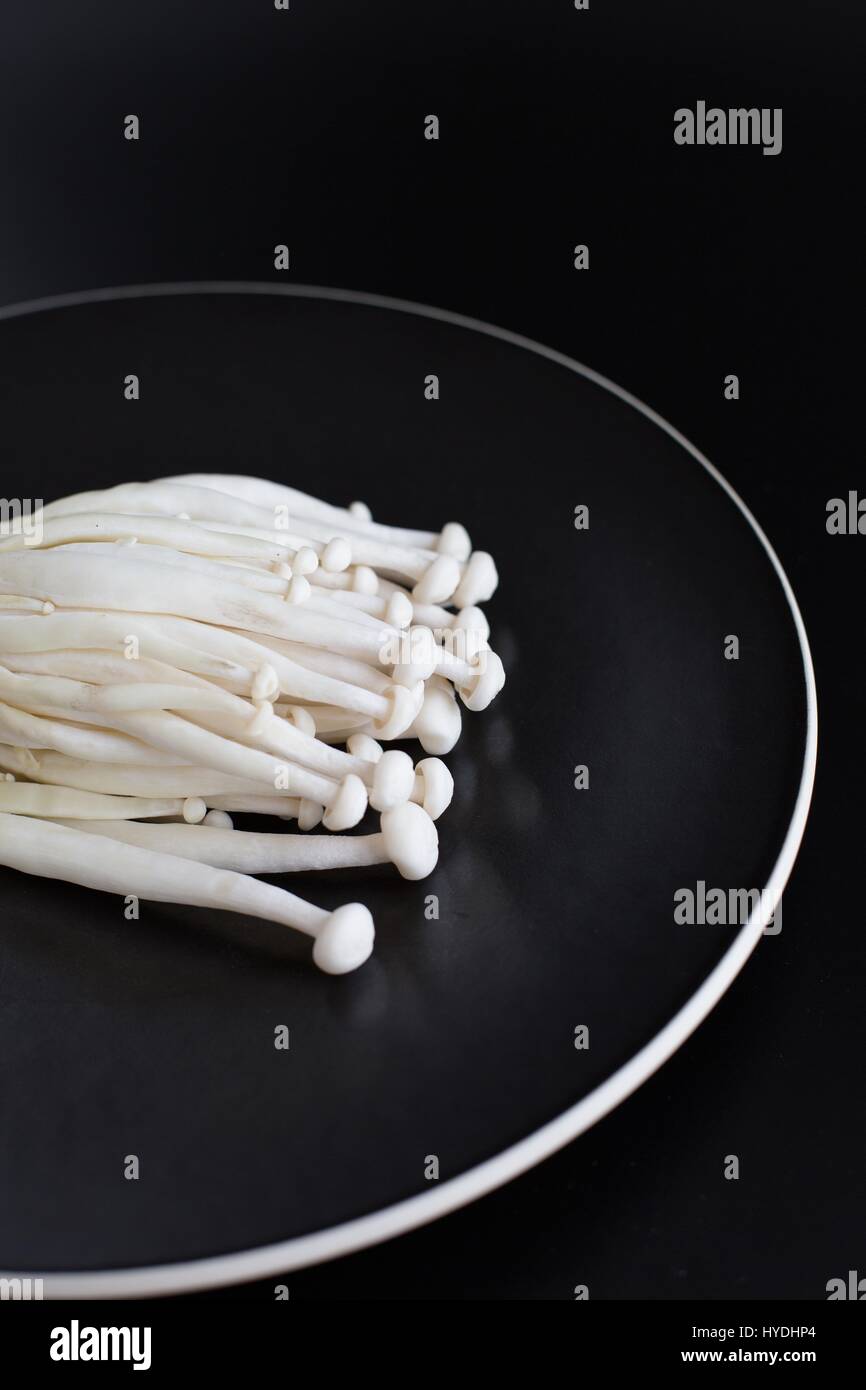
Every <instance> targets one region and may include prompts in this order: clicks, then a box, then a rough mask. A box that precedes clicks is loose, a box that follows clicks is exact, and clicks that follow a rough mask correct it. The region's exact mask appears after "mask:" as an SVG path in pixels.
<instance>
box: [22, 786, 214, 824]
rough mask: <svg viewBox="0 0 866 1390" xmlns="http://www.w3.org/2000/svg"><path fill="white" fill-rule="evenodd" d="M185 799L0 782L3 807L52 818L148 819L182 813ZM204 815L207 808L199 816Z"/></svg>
mask: <svg viewBox="0 0 866 1390" xmlns="http://www.w3.org/2000/svg"><path fill="white" fill-rule="evenodd" d="M186 800H187V798H185V797H184V798H180V797H165V798H162V799H157V798H149V797H143V796H104V795H100V794H99V793H98V792H88V791H80V790H77V789H75V788H71V787H50V786H41V785H39V784H34V783H29V782H0V811H10V812H13V813H14V814H16V815H21V816H43V817H48V818H51V819H56V818H57V817H65V818H69V819H72V820H106V819H113V820H132V819H133V818H135V817H137V818H139V819H142V820H148V819H152V818H153V817H155V816H182V815H184V808H185V804H186ZM193 814H195V813H193ZM203 816H204V809H202V815H201V817H199V819H201V818H203Z"/></svg>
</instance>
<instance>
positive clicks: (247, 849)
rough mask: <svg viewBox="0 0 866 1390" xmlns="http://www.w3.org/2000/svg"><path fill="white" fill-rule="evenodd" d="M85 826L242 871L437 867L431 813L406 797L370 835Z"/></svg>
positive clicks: (423, 870)
mask: <svg viewBox="0 0 866 1390" xmlns="http://www.w3.org/2000/svg"><path fill="white" fill-rule="evenodd" d="M65 823H66V822H65V821H64V824H65ZM87 828H88V831H89V832H90V833H92V834H96V835H105V836H107V837H108V838H109V839H112V840H119V841H121V842H123V843H124V844H128V845H139V846H141V847H142V848H143V849H151V850H159V851H162V852H163V853H166V854H173V855H178V856H180V857H181V858H184V859H194V860H196V861H197V862H198V863H202V864H210V865H211V866H212V867H213V868H217V869H232V870H234V871H235V872H237V873H243V874H284V873H309V872H318V871H320V870H327V869H360V868H367V867H368V866H370V865H375V864H394V865H395V866H396V868H397V869H398V870H399V872H400V874H401V875H402V877H403V878H406V879H411V880H417V879H421V878H426V877H427V876H428V875H429V874H431V873H432V872H433V870H434V868H435V867H436V861H437V858H438V843H439V837H438V835H437V833H436V827H435V826H434V824H433V822H432V820H431V819H430V817H429V816H428V815H427V814H426V812H425V811H423V810H422V809H421V807H420V806H415V805H413V804H411V803H409V804H407V805H405V806H399V807H396V808H395V809H394V810H392V811H386V812H385V813H384V814H383V816H382V820H381V829H380V830H379V832H378V834H373V835H279V834H277V835H274V834H268V833H261V832H259V831H253V830H222V829H218V828H216V827H212V826H209V825H143V824H139V823H138V822H137V821H130V820H105V821H94V822H93V823H89V824H88V827H87Z"/></svg>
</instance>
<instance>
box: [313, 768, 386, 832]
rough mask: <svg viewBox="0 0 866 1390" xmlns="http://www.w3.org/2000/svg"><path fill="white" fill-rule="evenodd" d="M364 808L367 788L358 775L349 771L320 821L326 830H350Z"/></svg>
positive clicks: (365, 806) (361, 814)
mask: <svg viewBox="0 0 866 1390" xmlns="http://www.w3.org/2000/svg"><path fill="white" fill-rule="evenodd" d="M366 809H367V788H366V787H365V786H364V783H363V782H362V781H361V779H360V777H356V776H355V773H354V772H350V773H348V774H347V776H345V777H344V778H343V780H342V782H341V783H340V790H339V791H338V792H337V795H336V796H335V797H334V799H333V801H332V802H331V804H330V806H329V807H328V809H327V811H326V812H325V814H324V816H323V818H322V823H323V825H324V826H325V828H326V829H327V830H351V828H352V826H353V825H357V824H358V821H359V820H361V818H362V817H363V815H364V812H365V811H366ZM377 809H378V808H377Z"/></svg>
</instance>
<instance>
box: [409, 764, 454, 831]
mask: <svg viewBox="0 0 866 1390" xmlns="http://www.w3.org/2000/svg"><path fill="white" fill-rule="evenodd" d="M415 772H416V773H417V775H418V776H419V777H420V778H421V780H422V787H423V800H422V803H421V804H422V805H423V807H424V810H425V811H426V812H427V814H428V816H429V817H430V819H431V820H438V819H439V817H440V816H441V815H442V812H443V811H447V810H448V807H449V806H450V805H451V798H452V796H453V795H454V778H453V777H452V776H451V773H450V772H449V771H448V768H447V767H446V766H445V764H444V763H443V762H442V760H441V758H423V759H422V761H421V762H420V763H419V764H418V766H417V767H416V769H415Z"/></svg>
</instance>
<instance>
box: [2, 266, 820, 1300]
mask: <svg viewBox="0 0 866 1390" xmlns="http://www.w3.org/2000/svg"><path fill="white" fill-rule="evenodd" d="M183 294H262V295H287V296H291V297H294V298H299V299H327V300H337V301H339V302H341V303H346V304H363V305H368V306H370V307H372V308H376V309H391V310H395V311H397V312H399V313H404V314H416V315H418V316H419V317H421V318H428V319H435V320H437V321H438V322H440V323H450V324H453V325H455V326H456V327H458V328H467V329H471V330H473V331H474V332H476V333H483V334H485V335H486V336H488V337H490V338H498V339H500V340H501V341H502V342H505V343H511V344H512V346H514V347H519V348H524V349H525V350H526V351H527V352H533V353H535V354H536V355H537V356H538V357H544V358H546V359H547V360H548V361H549V362H555V363H556V364H557V365H558V366H560V367H566V368H567V369H568V370H569V371H572V372H576V373H577V374H578V375H579V376H582V377H585V378H586V380H588V381H592V382H594V383H595V385H596V386H600V387H602V388H603V389H604V390H606V391H609V392H610V393H611V395H613V396H616V397H617V398H618V399H619V400H621V401H624V402H625V403H626V405H629V406H631V407H632V408H633V409H634V410H637V411H639V412H640V413H641V414H642V415H644V416H646V418H647V419H648V420H651V421H652V423H653V424H654V425H658V427H659V429H662V430H664V432H665V434H667V435H669V436H670V437H671V439H674V440H676V442H677V443H678V444H680V445H682V447H683V448H684V449H685V450H686V451H687V453H689V454H691V455H692V457H693V458H694V459H696V460H697V462H698V463H700V464H701V466H702V467H703V468H705V469H706V470H707V472H708V473H709V474H710V475H711V476H712V477H713V478H715V480H716V482H717V483H718V484H719V486H720V487H721V488H723V490H724V491H725V492H726V493H727V494H728V496H729V497H730V499H731V501H732V502H733V503H734V504H735V505H736V506H737V507H738V508H739V509H740V511H741V512H742V514H743V516H744V517H745V518H746V521H747V522H748V523H749V525H750V526H751V528H752V530H753V531H754V532H755V535H756V536H757V537H758V539H759V541H760V542H761V544H762V545H763V547H764V549H765V551H766V552H767V555H768V556H769V558H770V561H771V563H772V566H773V568H774V570H775V571H776V574H777V575H778V578H779V583H780V584H781V586H782V589H783V591H784V594H785V598H786V599H787V601H788V605H789V607H790V609H791V616H792V618H793V620H794V627H795V628H796V632H797V638H798V640H799V643H800V654H801V657H802V661H803V678H804V681H805V685H806V709H807V725H806V745H805V750H804V760H803V772H802V776H801V778H800V787H799V790H798V792H797V799H796V802H795V804H794V812H793V815H792V817H791V823H790V825H789V827H788V831H787V834H786V835H785V839H784V842H783V844H782V849H781V852H780V854H779V858H778V860H777V862H776V865H775V868H774V869H773V871H772V873H771V874H770V878H769V881H768V882H767V884H766V887H765V888H764V890H763V892H762V894H761V902H760V906H759V907H758V908H756V910H755V912H754V913H753V914H752V916H751V917H750V918H749V920H748V922H747V923H746V925H745V926H744V927H743V928H742V930H741V931H740V932H739V933H738V934H737V936H736V937H735V939H734V941H733V942H732V944H731V945H730V946H729V947H728V950H727V951H726V952H725V954H724V955H723V956H722V958H721V960H720V961H719V962H718V964H717V965H716V966H715V967H714V969H713V970H712V971H711V973H710V974H709V975H708V976H707V978H706V979H705V980H704V982H703V984H702V985H701V986H700V988H699V989H698V990H697V991H696V993H695V994H693V995H692V997H691V999H689V1000H688V1002H687V1003H686V1004H684V1005H683V1007H682V1008H681V1009H680V1010H679V1012H678V1013H677V1014H675V1015H674V1017H673V1018H672V1019H671V1020H670V1022H669V1023H667V1024H665V1026H664V1028H662V1029H661V1031H660V1032H659V1033H657V1034H656V1036H655V1037H654V1038H653V1039H652V1040H651V1041H650V1042H648V1043H647V1044H646V1046H645V1047H642V1048H641V1050H640V1051H639V1052H637V1053H635V1055H634V1057H632V1058H631V1060H630V1061H628V1062H626V1064H625V1066H623V1067H620V1069H619V1071H616V1072H614V1073H613V1075H612V1076H609V1077H608V1079H607V1080H606V1081H604V1082H602V1084H601V1085H600V1086H598V1087H596V1089H595V1090H594V1091H591V1092H590V1094H589V1095H587V1096H584V1098H583V1100H581V1101H578V1103H577V1104H576V1105H573V1106H571V1107H570V1109H568V1110H566V1111H564V1112H563V1113H562V1114H561V1115H559V1116H557V1118H556V1119H555V1120H551V1122H550V1123H549V1124H546V1125H544V1126H542V1128H541V1129H538V1130H536V1131H535V1132H534V1133H533V1134H530V1135H529V1136H528V1137H527V1138H526V1139H521V1140H520V1141H519V1143H517V1144H513V1145H512V1146H511V1148H509V1149H505V1150H504V1151H503V1152H502V1153H500V1154H497V1155H496V1157H495V1158H491V1159H488V1160H486V1161H485V1162H484V1163H480V1164H479V1165H478V1166H477V1167H475V1168H470V1169H468V1170H467V1171H466V1172H465V1173H461V1175H460V1176H459V1177H456V1178H452V1179H450V1180H449V1181H448V1182H445V1183H442V1185H441V1186H440V1185H438V1184H437V1186H436V1187H435V1188H432V1189H431V1190H430V1191H427V1192H423V1193H419V1195H418V1196H417V1197H410V1198H408V1199H407V1200H405V1201H402V1202H397V1203H396V1204H395V1205H394V1206H391V1207H386V1208H385V1209H384V1210H383V1211H377V1212H372V1213H371V1214H370V1215H369V1216H362V1217H360V1218H359V1219H357V1220H354V1221H347V1222H344V1223H343V1224H342V1225H340V1226H332V1227H331V1228H330V1229H328V1230H325V1231H317V1232H315V1233H314V1234H312V1235H307V1236H299V1237H296V1238H294V1239H292V1240H283V1241H278V1242H277V1243H276V1244H274V1245H264V1246H259V1247H257V1248H256V1249H253V1250H242V1251H239V1252H237V1253H236V1254H230V1255H216V1256H213V1257H211V1258H209V1259H196V1260H184V1261H181V1262H179V1263H174V1264H165V1265H152V1266H146V1267H143V1268H139V1269H118V1270H98V1271H86V1272H81V1273H75V1274H72V1273H66V1274H51V1273H46V1274H44V1275H42V1276H41V1277H42V1278H43V1280H44V1293H45V1296H46V1297H47V1298H96V1299H114V1298H139V1297H148V1296H153V1295H157V1294H171V1293H186V1292H190V1291H192V1290H198V1289H208V1288H216V1287H219V1286H221V1285H226V1284H236V1283H242V1282H244V1281H245V1280H249V1279H263V1278H267V1277H268V1276H269V1275H274V1274H279V1273H281V1272H283V1271H286V1270H291V1269H300V1268H302V1267H303V1266H305V1265H313V1264H318V1263H320V1262H322V1261H324V1260H332V1259H334V1258H335V1257H337V1256H339V1255H347V1254H349V1253H351V1252H352V1251H355V1250H361V1249H363V1248H364V1247H365V1246H369V1245H376V1244H378V1243H379V1242H380V1241H384V1240H388V1239H390V1238H391V1237H392V1236H397V1235H401V1234H402V1233H403V1232H405V1231H411V1230H413V1229H414V1228H415V1227H417V1226H423V1225H425V1224H426V1223H427V1222H429V1221H434V1220H435V1219H436V1218H437V1217H440V1216H444V1215H446V1214H447V1213H448V1212H451V1211H455V1210H456V1209H457V1208H458V1207H462V1206H465V1205H466V1204H467V1203H469V1202H473V1201H475V1200H476V1199H477V1198H479V1197H483V1196H484V1195H485V1193H487V1192H491V1191H493V1189H494V1188H497V1187H500V1186H501V1185H502V1184H503V1183H506V1182H508V1181H510V1179H512V1178H516V1177H517V1176H518V1175H519V1174H521V1173H525V1172H526V1171H527V1169H529V1168H532V1167H533V1166H534V1165H535V1164H536V1163H540V1162H541V1160H542V1159H544V1158H547V1157H549V1155H550V1154H552V1153H555V1151H556V1150H557V1149H560V1148H562V1147H563V1145H565V1144H568V1143H569V1142H570V1140H572V1139H575V1138H576V1137H577V1135H579V1134H582V1133H583V1131H584V1130H587V1129H589V1128H590V1126H591V1125H594V1124H595V1123H596V1121H598V1120H600V1119H601V1118H602V1117H603V1116H604V1115H606V1114H607V1113H608V1112H609V1111H610V1110H612V1109H613V1108H614V1107H615V1106H616V1105H619V1103H620V1102H621V1101H623V1100H625V1098H626V1097H627V1096H629V1095H631V1093H632V1091H634V1090H636V1089H637V1087H638V1086H640V1085H641V1083H642V1082H644V1081H646V1079H647V1078H648V1077H649V1076H651V1075H652V1074H653V1072H654V1071H657V1070H658V1068H659V1067H660V1066H661V1065H662V1063H663V1062H666V1061H667V1060H668V1058H669V1057H670V1056H671V1055H672V1053H674V1052H675V1051H676V1050H677V1048H678V1047H680V1046H681V1045H682V1044H683V1043H684V1042H685V1040H686V1039H687V1038H688V1037H689V1036H690V1034H691V1033H693V1032H694V1030H695V1029H696V1028H697V1026H698V1024H700V1023H702V1022H703V1020H704V1019H705V1018H706V1016H707V1014H708V1013H709V1012H710V1010H711V1009H712V1008H713V1007H714V1006H715V1005H716V1004H717V1003H718V1001H719V999H720V998H721V997H722V995H723V994H724V993H725V991H726V990H727V989H728V987H729V985H730V984H731V982H732V980H733V979H734V977H735V976H736V975H737V974H738V972H739V971H740V969H741V968H742V966H743V965H744V963H745V961H746V960H747V959H748V957H749V956H750V955H751V953H752V951H753V950H754V948H755V946H756V945H757V944H758V941H759V940H760V938H761V933H762V931H763V929H764V927H765V926H766V925H767V924H768V922H769V920H770V917H771V916H772V914H773V912H774V911H775V909H776V906H777V904H778V902H779V899H780V898H781V896H782V890H783V888H784V887H785V884H786V883H787V881H788V876H789V875H790V872H791V869H792V868H793V865H794V861H795V859H796V857H797V851H798V849H799V847H800V841H801V840H802V838H803V831H804V829H805V826H806V818H807V816H808V813H809V804H810V802H811V799H812V787H813V784H814V781H815V764H816V759H817V749H818V703H817V694H816V690H815V672H814V669H813V666H812V656H811V653H810V651H809V640H808V638H807V636H806V629H805V626H804V624H803V619H802V617H801V614H800V610H799V608H798V606H797V600H796V599H795V597H794V593H793V590H792V589H791V585H790V583H789V582H788V577H787V575H786V574H785V571H784V570H783V569H782V566H781V564H780V562H779V559H778V556H777V555H776V553H775V551H774V550H773V547H772V546H771V545H770V542H769V541H768V539H767V537H766V536H765V535H764V532H763V531H762V530H761V527H760V526H759V525H758V523H757V521H756V520H755V518H754V517H753V516H752V513H751V512H750V511H749V509H748V507H747V506H746V505H745V503H744V502H743V500H742V498H741V497H739V495H738V494H737V493H736V492H735V491H734V489H733V488H732V487H731V485H730V483H729V482H727V480H726V479H725V478H723V477H722V475H721V473H719V471H718V469H717V468H714V466H713V465H712V464H711V463H710V461H709V459H706V458H705V457H704V455H703V454H702V453H700V452H699V450H698V449H696V448H695V446H694V445H693V444H691V443H690V442H689V440H688V439H686V438H685V437H684V436H683V435H682V434H680V432H679V430H676V429H674V427H673V426H672V425H669V424H668V422H667V421H666V420H664V419H662V417H661V416H660V415H657V414H656V412H655V411H654V410H651V409H650V407H649V406H647V405H644V403H643V401H640V400H638V399H637V397H636V396H633V395H631V393H630V392H628V391H624V390H623V389H622V387H621V386H617V385H616V384H615V383H614V382H612V381H609V380H608V379H607V377H604V376H601V375H600V374H599V373H598V372H595V371H593V370H592V368H590V367H585V366H584V365H583V364H582V363H580V362H576V361H575V360H574V359H573V358H571V357H566V356H565V354H564V353H561V352H557V351H555V349H553V348H548V347H545V346H544V345H543V344H542V343H536V342H534V341H533V340H532V339H531V338H525V337H523V336H522V334H519V333H511V332H509V331H508V329H505V328H497V327H494V326H493V325H492V324H488V323H484V322H483V321H482V320H480V319H474V318H469V317H467V316H466V315H464V314H455V313H451V312H450V311H448V310H447V309H436V308H433V307H431V306H430V305H427V304H415V303H413V302H412V301H411V300H407V299H390V298H388V297H387V296H385V295H379V294H364V293H361V292H359V291H354V290H337V289H331V288H328V287H322V286H317V285H271V284H267V283H263V282H258V281H251V282H246V281H240V280H239V281H225V280H217V281H207V280H202V281H188V282H184V283H180V284H168V285H128V286H123V287H120V288H117V289H101V290H92V291H83V292H81V293H78V294H63V295H53V296H50V297H48V298H45V299H35V300H31V301H29V302H27V303H23V304H14V305H10V306H7V307H6V308H0V321H2V320H4V319H12V318H19V317H21V316H23V315H25V314H35V313H40V312H42V311H44V310H50V309H64V308H69V307H72V306H75V305H79V304H96V303H100V302H103V301H105V300H114V299H145V298H152V297H164V296H167V295H183ZM4 1277H6V1278H14V1277H16V1276H15V1274H6V1275H5V1276H4ZM18 1277H24V1278H27V1277H30V1278H33V1277H38V1276H36V1275H35V1274H34V1272H33V1271H26V1272H24V1273H23V1274H22V1273H20V1272H19V1275H18Z"/></svg>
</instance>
